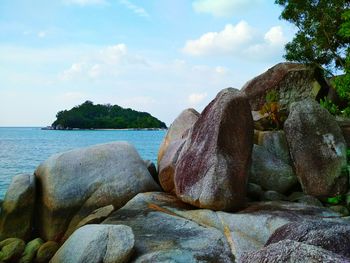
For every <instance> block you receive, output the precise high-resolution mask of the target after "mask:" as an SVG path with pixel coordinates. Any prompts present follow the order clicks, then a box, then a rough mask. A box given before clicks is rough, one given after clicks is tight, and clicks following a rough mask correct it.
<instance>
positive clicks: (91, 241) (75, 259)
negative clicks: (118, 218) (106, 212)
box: [50, 225, 134, 263]
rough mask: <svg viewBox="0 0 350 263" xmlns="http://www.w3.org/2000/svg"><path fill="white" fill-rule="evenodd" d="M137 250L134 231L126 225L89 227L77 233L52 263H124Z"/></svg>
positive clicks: (59, 251)
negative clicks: (134, 248) (135, 248)
mask: <svg viewBox="0 0 350 263" xmlns="http://www.w3.org/2000/svg"><path fill="white" fill-rule="evenodd" d="M133 247H134V235H133V232H132V229H131V228H130V227H128V226H124V225H117V226H116V225H112V226H111V225H86V226H83V227H81V228H79V229H78V230H76V231H75V232H74V233H73V234H72V235H71V236H70V237H69V238H68V240H67V241H66V242H65V243H64V244H63V245H62V247H61V248H60V249H59V250H58V251H57V252H56V254H55V255H54V257H53V258H52V259H51V261H50V262H51V263H96V262H103V263H124V262H128V260H129V259H130V257H131V255H132V252H133Z"/></svg>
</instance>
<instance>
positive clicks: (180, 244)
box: [103, 193, 340, 262]
mask: <svg viewBox="0 0 350 263" xmlns="http://www.w3.org/2000/svg"><path fill="white" fill-rule="evenodd" d="M339 218H340V215H339V214H337V213H335V212H333V211H331V210H328V209H325V208H320V207H314V206H308V205H304V204H298V203H290V202H258V203H253V204H251V205H250V206H249V207H248V208H246V209H245V210H242V211H240V212H239V213H234V214H232V213H226V212H215V211H212V210H207V209H193V207H191V206H189V205H187V204H185V203H183V202H181V201H179V200H178V199H177V198H176V197H175V196H172V195H169V194H165V193H145V194H139V195H137V196H136V197H134V198H133V199H132V200H131V201H129V202H128V203H127V204H126V205H125V206H124V207H123V208H121V209H119V210H118V211H115V212H113V213H112V215H110V216H109V217H108V218H107V219H106V220H105V221H104V222H103V223H104V224H125V225H128V226H130V227H131V228H132V229H133V232H134V235H135V254H134V257H133V261H135V262H157V261H166V260H174V261H177V262H197V261H200V262H201V261H204V262H211V261H214V262H231V260H232V259H233V258H236V259H239V258H240V257H241V256H242V255H243V254H244V253H245V252H253V251H257V250H259V249H261V248H263V246H264V245H265V243H266V242H267V240H268V239H269V237H270V236H271V235H272V233H273V232H274V231H275V230H276V229H278V228H279V227H281V226H283V225H285V224H288V223H290V222H302V221H303V220H305V219H310V220H311V219H317V220H340V219H339Z"/></svg>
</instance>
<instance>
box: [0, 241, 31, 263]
mask: <svg viewBox="0 0 350 263" xmlns="http://www.w3.org/2000/svg"><path fill="white" fill-rule="evenodd" d="M24 248H25V243H24V241H23V240H21V239H19V238H7V239H5V240H3V241H1V242H0V262H2V261H3V262H18V260H19V259H20V257H21V256H22V253H23V251H24Z"/></svg>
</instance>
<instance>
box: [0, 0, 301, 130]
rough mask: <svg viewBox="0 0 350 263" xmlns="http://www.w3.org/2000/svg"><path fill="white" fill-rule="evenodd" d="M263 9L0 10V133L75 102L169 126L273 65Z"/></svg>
mask: <svg viewBox="0 0 350 263" xmlns="http://www.w3.org/2000/svg"><path fill="white" fill-rule="evenodd" d="M273 2H274V1H272V0H193V1H191V0H50V1H47V0H33V1H29V0H3V1H1V4H0V79H1V81H0V126H46V125H49V124H51V123H52V122H53V121H54V120H55V115H56V113H57V112H58V111H59V110H62V109H70V108H71V107H73V106H75V105H78V104H81V103H82V102H84V101H85V100H91V101H93V102H95V103H111V104H118V105H120V106H123V107H130V108H133V109H136V110H139V111H147V112H150V113H151V114H152V115H154V116H156V117H157V118H159V119H161V120H163V121H165V122H166V123H167V124H170V123H171V122H172V120H173V119H174V118H175V117H176V116H177V115H178V114H179V113H180V112H181V110H183V109H184V108H188V107H194V108H196V109H197V110H199V111H201V110H202V109H203V108H204V107H205V106H206V105H207V104H208V103H209V102H210V101H211V100H212V99H213V98H214V97H215V95H216V94H217V92H219V91H220V90H221V89H223V88H226V87H235V88H241V87H242V85H243V84H244V83H245V82H246V81H248V80H249V79H251V78H252V77H254V76H256V75H257V74H260V73H261V72H263V71H265V70H266V69H267V68H269V67H271V66H273V65H274V64H276V63H278V62H281V61H283V58H282V55H283V48H284V45H285V43H286V42H288V41H289V40H291V39H292V37H293V34H294V32H295V29H294V28H293V27H292V25H290V24H288V23H286V22H284V21H281V20H279V15H280V12H281V9H280V7H279V6H276V5H274V4H273Z"/></svg>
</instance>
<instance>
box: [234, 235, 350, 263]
mask: <svg viewBox="0 0 350 263" xmlns="http://www.w3.org/2000/svg"><path fill="white" fill-rule="evenodd" d="M239 262H241V263H279V262H281V263H282V262H298V263H319V262H322V263H350V259H349V258H346V257H343V256H341V255H338V254H335V253H333V252H331V251H328V250H325V249H323V248H320V247H317V246H312V245H308V244H305V243H300V242H296V241H292V240H283V241H280V242H278V243H275V244H271V245H269V246H267V247H264V248H262V249H260V250H258V251H255V252H251V253H246V254H245V255H244V256H243V257H242V258H241V259H240V261H239Z"/></svg>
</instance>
